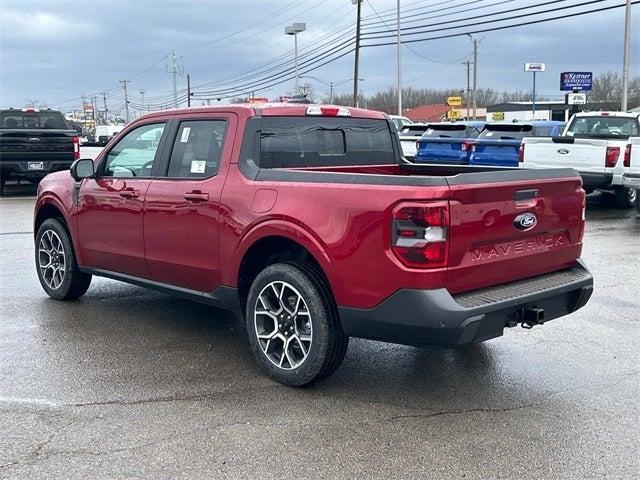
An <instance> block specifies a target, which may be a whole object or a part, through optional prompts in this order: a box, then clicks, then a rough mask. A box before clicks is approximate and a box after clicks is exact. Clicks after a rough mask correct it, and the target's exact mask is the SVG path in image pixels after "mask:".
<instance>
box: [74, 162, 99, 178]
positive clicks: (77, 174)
mask: <svg viewBox="0 0 640 480" xmlns="http://www.w3.org/2000/svg"><path fill="white" fill-rule="evenodd" d="M70 171H71V176H72V177H73V179H74V180H75V181H76V182H79V181H80V180H82V179H83V178H93V177H94V176H95V174H96V171H95V167H94V166H93V160H91V159H90V158H81V159H79V160H76V161H75V162H73V163H72V164H71V169H70Z"/></svg>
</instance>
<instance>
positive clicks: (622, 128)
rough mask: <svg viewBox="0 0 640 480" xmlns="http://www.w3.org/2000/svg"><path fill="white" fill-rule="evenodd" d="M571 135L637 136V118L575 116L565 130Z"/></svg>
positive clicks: (602, 136) (591, 136) (623, 137)
mask: <svg viewBox="0 0 640 480" xmlns="http://www.w3.org/2000/svg"><path fill="white" fill-rule="evenodd" d="M567 135H568V136H572V137H589V138H622V139H626V138H629V137H635V136H638V120H637V119H635V118H630V117H610V116H604V115H603V116H597V117H595V116H594V117H575V118H574V119H573V121H572V122H571V124H570V125H569V128H568V130H567Z"/></svg>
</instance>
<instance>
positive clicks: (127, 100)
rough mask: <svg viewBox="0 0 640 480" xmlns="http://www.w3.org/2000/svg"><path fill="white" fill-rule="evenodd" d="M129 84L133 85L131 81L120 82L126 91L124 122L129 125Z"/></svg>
mask: <svg viewBox="0 0 640 480" xmlns="http://www.w3.org/2000/svg"><path fill="white" fill-rule="evenodd" d="M127 83H131V80H120V84H122V88H123V89H124V121H125V122H126V123H129V97H128V96H127Z"/></svg>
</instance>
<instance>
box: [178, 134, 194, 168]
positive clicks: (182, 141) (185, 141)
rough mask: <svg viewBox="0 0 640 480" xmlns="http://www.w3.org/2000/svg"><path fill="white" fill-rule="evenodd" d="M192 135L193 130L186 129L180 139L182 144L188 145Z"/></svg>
mask: <svg viewBox="0 0 640 480" xmlns="http://www.w3.org/2000/svg"><path fill="white" fill-rule="evenodd" d="M190 133H191V128H189V127H185V128H184V129H183V130H182V137H180V143H187V142H188V141H189V134H190ZM192 168H193V167H192Z"/></svg>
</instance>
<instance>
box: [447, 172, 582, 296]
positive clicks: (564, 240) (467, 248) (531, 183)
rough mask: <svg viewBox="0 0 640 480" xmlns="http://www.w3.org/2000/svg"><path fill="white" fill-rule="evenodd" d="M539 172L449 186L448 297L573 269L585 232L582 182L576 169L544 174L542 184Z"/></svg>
mask: <svg viewBox="0 0 640 480" xmlns="http://www.w3.org/2000/svg"><path fill="white" fill-rule="evenodd" d="M535 172H536V171H535V170H533V171H532V170H527V171H523V170H515V171H511V172H507V171H504V172H496V173H484V174H478V173H475V174H465V175H458V176H456V177H452V178H451V179H449V184H450V189H451V199H450V241H451V243H450V250H449V269H448V274H447V288H448V289H449V291H450V292H452V293H458V292H464V291H469V290H474V289H478V288H482V287H486V286H490V285H497V284H501V283H506V282H511V281H514V280H519V279H522V278H527V277H532V276H536V275H542V274H544V273H548V272H552V271H555V270H561V269H564V268H569V267H571V266H572V265H574V263H575V261H576V259H577V258H578V257H579V256H580V251H581V248H582V234H583V229H584V221H583V219H582V212H583V205H584V191H583V190H582V183H581V180H580V177H579V176H578V175H577V174H576V172H575V171H574V170H572V169H557V170H539V171H538V172H540V174H541V175H539V176H538V177H537V178H536V175H535ZM543 173H544V174H543ZM523 174H524V178H525V179H524V180H522V178H523ZM463 177H464V178H463ZM518 177H520V179H519V180H517V179H518ZM467 182H468V183H467ZM523 214H527V215H523ZM530 214H533V216H532V215H530ZM527 220H528V221H527Z"/></svg>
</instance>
